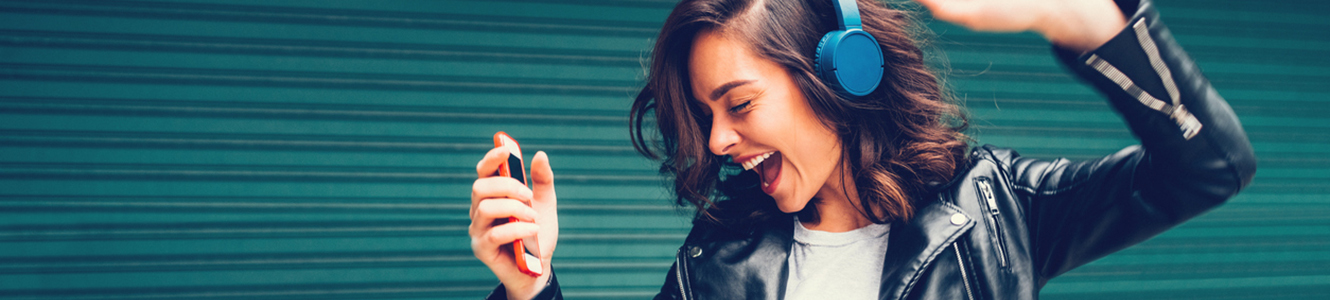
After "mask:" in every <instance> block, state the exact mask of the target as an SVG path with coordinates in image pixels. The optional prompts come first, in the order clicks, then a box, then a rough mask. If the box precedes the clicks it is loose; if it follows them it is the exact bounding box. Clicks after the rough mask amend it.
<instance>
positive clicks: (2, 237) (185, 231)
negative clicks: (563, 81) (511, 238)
mask: <svg viewBox="0 0 1330 300" xmlns="http://www.w3.org/2000/svg"><path fill="white" fill-rule="evenodd" d="M466 227H467V225H466V224H465V223H462V222H459V221H451V222H443V221H391V222H389V221H381V222H367V221H342V222H293V221H282V222H197V223H183V222H171V223H80V224H56V225H49V224H41V225H32V224H9V225H0V242H19V241H25V242H32V241H104V240H181V239H271V238H345V237H404V236H413V237H439V236H442V235H445V234H452V233H461V232H466Z"/></svg>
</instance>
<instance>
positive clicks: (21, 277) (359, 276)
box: [0, 0, 1330, 299]
mask: <svg viewBox="0 0 1330 300" xmlns="http://www.w3.org/2000/svg"><path fill="white" fill-rule="evenodd" d="M1159 2H1160V3H1158V4H1159V6H1161V10H1162V11H1163V13H1164V16H1165V21H1166V22H1168V23H1169V24H1170V25H1171V27H1172V28H1173V30H1174V32H1175V34H1176V35H1177V38H1178V40H1179V41H1180V42H1181V43H1182V44H1183V45H1184V46H1185V47H1187V49H1188V50H1189V51H1190V53H1191V54H1192V55H1193V56H1194V57H1195V58H1196V59H1197V61H1198V64H1199V65H1200V66H1201V67H1202V68H1203V69H1205V70H1206V71H1207V74H1208V75H1209V77H1210V78H1211V80H1212V81H1213V82H1214V83H1215V86H1216V87H1217V88H1218V89H1219V91H1220V92H1221V94H1223V95H1225V96H1226V97H1227V98H1228V99H1229V101H1230V103H1231V104H1232V105H1233V107H1234V109H1235V110H1236V111H1237V112H1238V114H1239V115H1240V117H1241V118H1242V120H1243V122H1244V126H1245V127H1246V128H1247V130H1248V133H1249V134H1250V135H1251V138H1252V142H1253V143H1254V145H1255V147H1256V150H1257V152H1258V155H1259V157H1260V161H1261V170H1260V173H1259V174H1258V175H1257V179H1256V180H1255V182H1254V183H1253V185H1252V187H1251V188H1249V189H1248V190H1247V191H1246V192H1244V193H1243V194H1242V195H1240V196H1239V197H1237V198H1235V199H1234V200H1233V201H1232V202H1231V203H1230V204H1227V205H1225V206H1223V207H1222V208H1220V209H1218V210H1216V211H1214V212H1212V213H1210V214H1207V215H1205V216H1203V217H1201V218H1199V219H1197V220H1195V221H1192V222H1189V223H1186V224H1184V225H1182V226H1180V227H1179V228H1177V229H1174V230H1172V231H1169V232H1167V233H1165V234H1164V235H1162V236H1160V237H1158V238H1155V239H1152V240H1150V241H1148V242H1146V243H1144V244H1142V245H1139V246H1136V247H1133V248H1129V249H1127V250H1125V251H1122V252H1121V253H1118V254H1115V255H1113V256H1110V257H1108V258H1105V259H1103V260H1100V261H1097V262H1095V263H1092V264H1090V265H1087V266H1085V267H1082V268H1080V269H1078V270H1076V271H1074V272H1072V273H1070V274H1067V275H1065V276H1063V277H1061V278H1059V279H1056V280H1054V281H1052V282H1051V283H1050V284H1049V285H1048V286H1047V287H1046V288H1045V289H1044V291H1043V293H1042V294H1043V296H1044V297H1045V298H1047V299H1085V298H1156V299H1178V298H1205V299H1217V298H1224V299H1230V298H1232V299H1237V298H1254V299H1265V298H1286V299H1291V298H1307V299H1323V298H1327V297H1330V259H1327V257H1330V217H1326V216H1327V215H1330V184H1326V183H1325V182H1326V181H1327V180H1326V179H1327V177H1330V172H1326V169H1327V167H1330V159H1327V158H1326V157H1327V155H1325V154H1327V153H1328V152H1330V150H1327V145H1330V133H1326V132H1327V129H1330V122H1327V120H1330V119H1327V118H1326V117H1324V116H1326V115H1330V98H1328V97H1326V96H1327V95H1330V89H1328V88H1327V86H1330V85H1326V84H1325V82H1327V79H1330V76H1327V74H1330V72H1327V71H1330V60H1327V59H1326V57H1327V54H1330V53H1328V52H1330V35H1327V34H1326V32H1330V19H1327V18H1326V17H1325V16H1326V15H1327V13H1330V5H1328V4H1325V3H1323V2H1320V1H1279V2H1269V3H1257V2H1251V1H1233V0H1225V1H1202V0H1159ZM672 6H673V1H669V0H660V1H655V0H638V1H609V0H527V1H412V2H406V1H393V2H389V1H313V0H310V1H281V2H273V1H260V0H250V1H203V0H198V1H173V2H156V1H0V299H111V298H114V299H143V298H208V299H223V298H274V299H276V298H281V299H297V298H319V299H322V298H435V299H437V298H447V299H475V298H478V297H481V296H483V295H484V294H485V293H487V292H488V290H489V289H490V288H492V287H493V285H494V284H495V281H494V278H493V275H491V274H489V273H488V270H487V269H486V268H485V267H484V266H482V265H481V264H479V263H478V262H477V261H476V260H475V259H474V258H473V257H472V255H471V252H470V248H469V239H468V238H467V237H466V226H467V223H468V219H467V213H466V211H467V206H468V205H469V199H468V197H469V195H468V190H469V188H470V184H471V180H473V178H474V165H475V161H476V159H478V158H479V157H480V156H481V155H482V154H483V153H484V151H485V150H486V149H488V148H490V141H489V137H490V135H491V134H493V132H495V131H499V130H503V131H507V132H509V133H511V134H513V135H514V136H515V137H517V138H518V139H519V140H520V141H522V142H523V146H524V148H526V149H528V151H529V152H533V153H534V151H535V150H545V151H547V152H549V153H550V155H551V159H552V164H553V166H554V168H555V172H556V174H557V175H556V176H557V184H558V189H559V196H560V199H559V200H560V203H559V204H560V214H561V218H560V219H561V220H562V221H563V223H562V224H561V225H562V231H561V233H562V235H561V237H560V241H559V242H560V243H559V247H558V252H557V253H556V258H555V260H556V265H555V268H556V271H557V272H559V274H560V280H561V281H562V282H563V283H564V285H565V290H564V291H565V294H566V295H567V296H568V297H569V298H639V299H640V298H648V297H649V296H650V295H652V294H654V291H655V290H657V289H659V287H660V284H661V282H662V280H663V278H664V275H665V271H666V269H667V268H668V267H669V263H670V260H671V257H672V255H673V253H674V249H675V248H676V247H677V246H678V245H679V244H680V243H681V241H682V239H683V236H684V234H685V233H686V231H687V228H688V222H687V215H688V213H687V212H686V211H681V210H677V209H675V208H674V207H672V206H671V205H670V202H669V201H668V200H667V199H666V198H667V195H666V194H665V191H664V189H662V188H661V186H662V184H663V183H662V181H661V179H660V177H659V176H658V175H657V174H656V173H655V172H654V167H653V164H652V162H650V161H647V160H645V159H643V158H640V157H638V156H637V155H636V154H635V152H633V150H632V147H631V146H630V145H629V143H628V142H627V124H626V115H627V109H628V105H629V103H630V102H631V96H632V95H633V93H634V92H635V88H636V87H638V86H639V85H640V80H641V78H642V73H643V70H642V66H641V65H642V63H641V61H642V60H641V58H642V57H644V56H645V55H646V53H647V51H648V50H649V47H650V45H651V38H652V37H653V36H654V35H655V33H656V32H657V30H658V29H659V28H658V27H659V26H660V24H661V22H662V21H663V20H664V17H665V15H666V14H667V13H668V11H669V9H670V8H671V7H672ZM930 26H931V27H933V28H934V29H935V30H936V31H937V32H938V33H941V34H942V35H941V37H940V38H939V39H938V41H937V42H936V43H935V44H936V45H937V46H938V47H937V48H939V49H940V50H943V51H945V58H946V59H947V60H948V61H949V62H950V66H951V69H952V70H951V72H950V74H949V76H948V78H949V84H950V85H952V86H953V87H954V90H955V93H956V94H957V95H958V96H960V97H962V98H963V99H965V100H966V101H967V106H968V108H969V109H970V110H971V112H972V113H973V117H974V118H973V121H974V123H975V124H976V129H975V131H974V134H975V136H976V137H977V138H978V140H979V141H980V143H992V144H997V145H1002V146H1008V147H1013V148H1016V149H1020V150H1021V151H1022V153H1024V154H1026V155H1032V156H1039V157H1055V156H1067V157H1071V158H1089V157H1094V156H1098V155H1103V154H1107V153H1111V152H1113V151H1115V150H1116V149H1118V148H1120V147H1123V146H1126V145H1130V144H1133V143H1134V140H1133V139H1132V138H1131V136H1130V135H1129V133H1127V131H1126V129H1125V127H1124V126H1123V125H1122V122H1121V121H1120V120H1118V119H1117V117H1116V116H1115V115H1114V114H1113V113H1112V112H1111V111H1110V110H1109V109H1108V107H1107V105H1105V104H1104V103H1103V101H1102V100H1100V98H1099V97H1098V96H1096V95H1095V94H1094V92H1093V91H1091V90H1090V89H1088V88H1086V87H1084V86H1082V85H1080V84H1079V83H1077V82H1075V80H1074V79H1072V78H1070V77H1068V76H1066V75H1065V74H1064V73H1063V72H1062V70H1061V69H1060V68H1059V67H1058V66H1057V65H1056V63H1055V62H1054V60H1053V59H1052V58H1051V57H1050V56H1049V52H1048V49H1047V47H1046V46H1045V43H1044V42H1042V40H1041V39H1040V38H1038V37H1037V36H1035V35H1032V34H1018V35H994V34H975V33H970V32H968V31H965V30H963V29H958V28H956V27H954V26H950V25H947V24H936V23H935V24H931V25H930ZM935 61H938V62H940V61H942V60H941V59H936V60H935ZM528 155H529V154H528ZM528 158H529V157H528Z"/></svg>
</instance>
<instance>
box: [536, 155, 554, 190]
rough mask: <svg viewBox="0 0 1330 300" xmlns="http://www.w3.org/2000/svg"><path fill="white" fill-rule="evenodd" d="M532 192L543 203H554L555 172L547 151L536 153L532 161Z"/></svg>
mask: <svg viewBox="0 0 1330 300" xmlns="http://www.w3.org/2000/svg"><path fill="white" fill-rule="evenodd" d="M531 192H533V193H534V194H535V196H536V199H539V200H541V201H554V199H555V197H554V170H552V169H550V157H549V155H547V154H545V151H540V152H536V156H535V157H533V158H532V159H531Z"/></svg>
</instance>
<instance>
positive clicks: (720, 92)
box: [711, 80, 753, 101]
mask: <svg viewBox="0 0 1330 300" xmlns="http://www.w3.org/2000/svg"><path fill="white" fill-rule="evenodd" d="M749 83H753V80H735V81H730V82H726V83H725V84H722V85H720V87H717V88H716V89H715V90H711V100H712V101H715V100H716V99H720V96H724V95H725V93H729V92H730V90H732V89H734V88H737V87H740V86H743V85H745V84H749Z"/></svg>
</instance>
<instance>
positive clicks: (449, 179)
mask: <svg viewBox="0 0 1330 300" xmlns="http://www.w3.org/2000/svg"><path fill="white" fill-rule="evenodd" d="M475 172H476V171H475V169H470V168H440V167H382V166H308V165H295V166H293V165H285V166H284V165H204V164H106V163H28V162H6V161H0V179H10V180H14V179H17V180H37V179H44V180H92V179H102V180H162V181H179V180H207V181H283V182H292V181H294V182H326V181H335V182H338V181H350V182H418V183H468V182H471V181H474V180H475V179H476V173H475ZM557 176H558V180H559V182H560V183H581V184H641V185H649V184H659V183H660V182H661V181H660V180H661V179H660V175H658V174H657V172H653V171H646V170H643V171H634V170H617V171H609V170H577V169H562V170H561V171H560V172H559V174H558V175H557Z"/></svg>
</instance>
